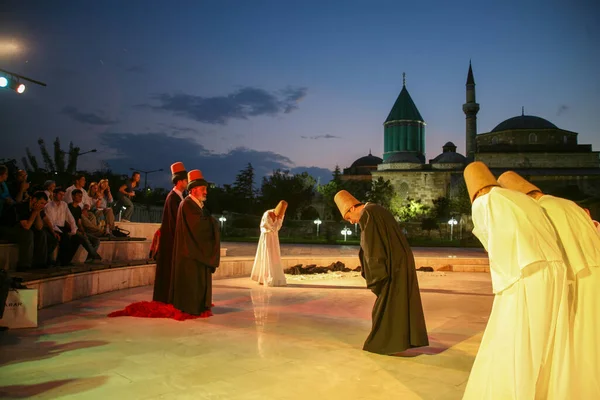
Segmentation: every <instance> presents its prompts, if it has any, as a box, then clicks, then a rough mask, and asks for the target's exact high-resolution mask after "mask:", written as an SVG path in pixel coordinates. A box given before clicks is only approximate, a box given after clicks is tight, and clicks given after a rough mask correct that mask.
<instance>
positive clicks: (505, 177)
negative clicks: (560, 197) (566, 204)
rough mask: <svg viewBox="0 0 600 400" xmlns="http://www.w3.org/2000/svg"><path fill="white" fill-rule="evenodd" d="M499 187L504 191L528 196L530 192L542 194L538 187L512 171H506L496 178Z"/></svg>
mask: <svg viewBox="0 0 600 400" xmlns="http://www.w3.org/2000/svg"><path fill="white" fill-rule="evenodd" d="M498 183H499V184H500V186H502V187H503V188H506V189H510V190H515V191H517V192H521V193H525V194H529V193H531V192H536V191H537V192H542V191H541V190H540V188H539V187H537V186H535V185H534V184H532V183H531V182H529V181H527V180H526V179H525V178H523V177H522V176H521V175H519V174H517V173H516V172H514V171H506V172H505V173H503V174H502V175H500V177H499V178H498Z"/></svg>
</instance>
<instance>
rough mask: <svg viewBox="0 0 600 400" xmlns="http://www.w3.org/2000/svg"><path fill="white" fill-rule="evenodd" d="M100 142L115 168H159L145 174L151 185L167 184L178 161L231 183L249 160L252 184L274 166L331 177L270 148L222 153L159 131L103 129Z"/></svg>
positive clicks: (294, 171)
mask: <svg viewBox="0 0 600 400" xmlns="http://www.w3.org/2000/svg"><path fill="white" fill-rule="evenodd" d="M100 139H101V142H102V144H103V145H104V146H106V147H108V148H109V150H107V153H114V154H115V156H114V157H113V158H111V159H109V160H107V161H108V163H109V165H110V167H111V169H112V170H113V171H115V172H125V173H126V172H128V171H129V168H136V169H141V170H146V171H151V170H155V169H159V168H163V169H164V171H166V172H164V173H162V172H161V173H158V172H157V173H153V174H150V175H148V182H149V183H150V184H151V185H152V186H155V187H158V186H161V187H169V186H170V182H169V180H170V174H169V173H168V171H169V167H170V165H171V164H172V163H174V162H176V161H182V162H183V163H184V164H185V166H186V167H187V169H188V170H191V169H200V170H201V171H202V172H203V174H204V176H205V177H206V178H207V179H208V180H209V181H211V182H214V183H216V184H218V185H223V184H231V183H233V182H234V181H235V177H236V175H237V174H238V173H239V172H240V171H241V170H242V169H244V168H246V166H247V165H248V163H251V164H252V166H253V167H254V171H255V177H256V181H255V183H256V185H257V187H260V184H261V182H262V178H263V176H267V175H270V174H271V173H272V172H273V171H274V170H276V169H281V170H290V171H291V172H293V173H301V172H303V171H307V172H309V173H310V174H311V175H313V174H316V173H318V175H313V176H314V177H315V178H318V177H321V183H326V182H324V180H327V181H328V180H329V179H330V178H331V171H329V170H327V169H324V168H317V167H301V166H296V165H295V164H294V162H293V161H292V160H290V159H289V158H288V157H286V156H284V155H281V154H278V153H274V152H271V151H257V150H252V149H248V148H245V147H238V148H235V149H233V150H230V151H229V152H227V153H224V154H217V153H213V152H211V151H210V150H208V149H206V148H205V147H204V146H202V145H201V144H199V143H198V142H196V141H195V140H193V139H191V138H185V137H174V136H168V135H165V134H163V133H139V134H134V133H103V134H101V135H100Z"/></svg>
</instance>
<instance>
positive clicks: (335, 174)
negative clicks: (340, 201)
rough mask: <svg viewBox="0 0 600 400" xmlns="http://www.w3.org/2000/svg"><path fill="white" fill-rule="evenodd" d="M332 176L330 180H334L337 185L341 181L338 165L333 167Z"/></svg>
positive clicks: (340, 171)
mask: <svg viewBox="0 0 600 400" xmlns="http://www.w3.org/2000/svg"><path fill="white" fill-rule="evenodd" d="M332 177H333V178H332V181H334V182H335V183H337V184H338V185H339V184H341V183H342V170H341V169H340V166H339V165H336V166H335V169H334V170H333V174H332Z"/></svg>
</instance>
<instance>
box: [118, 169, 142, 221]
mask: <svg viewBox="0 0 600 400" xmlns="http://www.w3.org/2000/svg"><path fill="white" fill-rule="evenodd" d="M139 182H140V173H139V172H137V171H134V173H133V174H131V179H128V180H127V182H125V183H124V184H122V185H121V187H119V206H120V207H123V208H124V210H123V213H122V214H121V221H123V222H130V220H131V216H132V215H133V202H132V201H131V198H132V197H133V196H135V189H136V188H137V187H139Z"/></svg>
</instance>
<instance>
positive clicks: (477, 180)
mask: <svg viewBox="0 0 600 400" xmlns="http://www.w3.org/2000/svg"><path fill="white" fill-rule="evenodd" d="M463 175H464V177H465V182H466V183H467V190H468V191H469V199H471V203H472V202H473V201H474V200H475V195H476V194H477V192H479V191H480V190H481V189H483V188H484V187H488V186H498V181H496V178H495V177H494V175H493V174H492V173H491V171H490V170H489V169H488V167H487V165H485V164H484V163H482V162H481V161H473V162H472V163H471V164H469V165H467V167H466V168H465V170H464V172H463Z"/></svg>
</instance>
